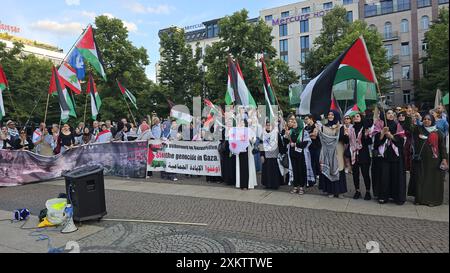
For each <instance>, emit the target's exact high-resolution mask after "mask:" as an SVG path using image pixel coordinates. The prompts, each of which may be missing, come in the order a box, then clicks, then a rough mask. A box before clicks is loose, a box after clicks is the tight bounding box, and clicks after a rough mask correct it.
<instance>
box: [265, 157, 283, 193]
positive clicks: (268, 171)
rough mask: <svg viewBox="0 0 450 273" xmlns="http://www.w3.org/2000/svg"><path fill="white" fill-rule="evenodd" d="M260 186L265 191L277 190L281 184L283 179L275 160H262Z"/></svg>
mask: <svg viewBox="0 0 450 273" xmlns="http://www.w3.org/2000/svg"><path fill="white" fill-rule="evenodd" d="M261 184H262V185H263V186H265V187H266V188H267V189H274V190H277V189H278V188H279V187H280V185H282V184H283V177H282V176H281V173H280V168H279V167H278V160H277V159H276V158H266V159H264V164H263V166H262V177H261Z"/></svg>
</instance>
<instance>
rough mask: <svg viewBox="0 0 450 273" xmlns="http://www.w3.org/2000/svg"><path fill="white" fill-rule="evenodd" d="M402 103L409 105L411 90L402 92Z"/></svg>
mask: <svg viewBox="0 0 450 273" xmlns="http://www.w3.org/2000/svg"><path fill="white" fill-rule="evenodd" d="M403 103H404V104H410V103H411V90H403Z"/></svg>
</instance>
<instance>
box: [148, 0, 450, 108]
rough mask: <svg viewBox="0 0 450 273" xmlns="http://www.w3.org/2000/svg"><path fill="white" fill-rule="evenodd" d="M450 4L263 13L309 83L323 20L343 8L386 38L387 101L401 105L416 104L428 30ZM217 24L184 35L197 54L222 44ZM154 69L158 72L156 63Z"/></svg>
mask: <svg viewBox="0 0 450 273" xmlns="http://www.w3.org/2000/svg"><path fill="white" fill-rule="evenodd" d="M448 4H449V0H309V1H302V2H297V3H292V4H288V5H284V6H279V7H274V8H269V9H264V10H261V11H260V12H259V14H260V18H261V19H262V20H264V21H265V22H266V23H267V24H268V25H269V26H271V27H272V36H273V37H274V39H273V44H272V45H273V46H274V47H275V48H276V50H277V52H278V56H279V58H280V59H281V60H283V61H285V62H286V63H287V64H288V65H289V67H290V68H291V69H292V70H293V71H295V72H296V73H297V74H298V75H299V76H300V78H301V82H302V83H303V84H305V83H307V82H308V81H309V79H307V78H306V76H305V74H304V73H303V72H302V67H301V62H302V61H303V60H304V59H305V57H306V55H307V54H308V52H309V51H310V49H311V48H312V46H313V41H314V39H315V38H317V36H319V35H320V32H321V29H322V17H323V16H324V15H325V14H327V13H328V12H329V11H330V10H331V9H332V8H333V7H335V6H338V5H339V6H343V7H344V8H345V9H346V10H347V20H348V21H349V22H353V21H355V20H364V21H366V22H367V24H368V25H369V26H370V27H372V28H374V29H376V30H377V31H378V32H379V33H380V35H381V36H382V37H383V43H384V46H385V48H386V50H387V57H388V58H389V59H391V60H392V63H393V65H392V67H391V68H390V70H389V71H388V73H387V75H386V76H387V77H388V78H389V79H390V81H391V86H390V89H391V91H390V92H389V93H388V94H387V95H386V99H387V100H386V101H387V103H388V104H391V105H403V104H409V103H413V102H414V81H415V80H418V79H420V77H421V76H422V75H423V68H422V65H421V64H420V59H421V58H422V57H423V56H424V52H425V51H424V50H425V49H426V47H427V44H426V42H425V41H424V37H425V32H427V31H428V29H429V27H430V24H431V22H432V21H433V20H435V19H436V18H437V16H438V13H439V8H441V7H447V8H448ZM258 19H259V18H254V19H251V20H250V21H256V20H258ZM219 20H220V19H215V20H211V21H208V22H204V23H203V26H204V27H203V28H202V29H199V30H194V31H187V32H186V41H187V42H188V43H189V44H191V46H192V48H193V50H195V47H196V44H197V43H199V46H200V47H201V48H202V52H203V53H204V50H205V48H206V47H208V46H210V45H211V44H212V43H214V42H216V41H218V40H219V38H218V33H219V31H220V30H219V28H218V21H219ZM161 31H164V30H161ZM156 67H157V69H156V71H157V74H158V64H157V65H156Z"/></svg>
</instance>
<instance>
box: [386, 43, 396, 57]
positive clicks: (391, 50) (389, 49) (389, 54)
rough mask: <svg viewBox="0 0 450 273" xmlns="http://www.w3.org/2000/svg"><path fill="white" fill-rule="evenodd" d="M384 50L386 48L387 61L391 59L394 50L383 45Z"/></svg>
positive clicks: (390, 46) (389, 46)
mask: <svg viewBox="0 0 450 273" xmlns="http://www.w3.org/2000/svg"><path fill="white" fill-rule="evenodd" d="M384 48H386V57H387V58H388V59H391V58H392V56H393V54H394V48H393V46H392V45H385V46H384Z"/></svg>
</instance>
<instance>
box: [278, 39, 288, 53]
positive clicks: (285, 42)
mask: <svg viewBox="0 0 450 273" xmlns="http://www.w3.org/2000/svg"><path fill="white" fill-rule="evenodd" d="M287 51H288V40H287V39H285V40H280V52H287Z"/></svg>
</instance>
